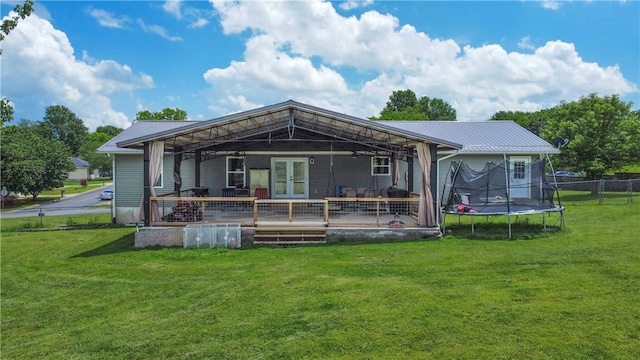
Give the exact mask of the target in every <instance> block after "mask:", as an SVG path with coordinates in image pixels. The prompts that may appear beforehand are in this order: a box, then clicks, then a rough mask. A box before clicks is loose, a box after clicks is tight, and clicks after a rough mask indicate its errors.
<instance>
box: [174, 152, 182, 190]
mask: <svg viewBox="0 0 640 360" xmlns="http://www.w3.org/2000/svg"><path fill="white" fill-rule="evenodd" d="M180 150H182V149H180V148H176V149H175V152H174V154H173V191H175V192H176V193H177V195H178V197H180V188H181V187H182V176H181V174H180V165H181V164H182V153H181V152H180Z"/></svg>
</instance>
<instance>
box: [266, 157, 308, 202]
mask: <svg viewBox="0 0 640 360" xmlns="http://www.w3.org/2000/svg"><path fill="white" fill-rule="evenodd" d="M271 169H272V170H271V171H272V172H273V173H272V176H271V179H273V180H272V181H273V184H272V188H273V194H272V197H273V198H274V199H306V198H308V197H309V196H308V195H309V160H308V159H307V158H273V159H271Z"/></svg>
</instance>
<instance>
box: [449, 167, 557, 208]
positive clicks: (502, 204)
mask: <svg viewBox="0 0 640 360" xmlns="http://www.w3.org/2000/svg"><path fill="white" fill-rule="evenodd" d="M547 165H548V166H549V170H550V164H549V162H548V158H547V157H541V158H539V159H537V160H534V161H524V160H508V159H506V158H505V160H504V161H502V162H501V163H499V164H495V163H487V164H485V166H484V168H483V169H482V170H480V171H477V170H474V169H472V168H471V167H470V166H469V165H467V164H466V163H465V162H464V161H461V160H460V161H453V162H452V163H451V167H450V170H449V176H447V183H446V184H445V186H444V189H443V194H442V195H443V197H442V199H443V203H444V205H443V211H444V212H445V213H450V214H454V213H455V214H461V215H462V214H465V215H466V214H469V215H472V214H478V215H480V214H485V215H491V214H493V215H499V214H514V213H516V214H518V213H536V212H552V211H562V209H563V208H562V206H561V204H560V197H559V195H558V189H557V184H555V181H554V179H552V181H553V183H552V182H550V181H549V179H548V178H547V176H546V170H547Z"/></svg>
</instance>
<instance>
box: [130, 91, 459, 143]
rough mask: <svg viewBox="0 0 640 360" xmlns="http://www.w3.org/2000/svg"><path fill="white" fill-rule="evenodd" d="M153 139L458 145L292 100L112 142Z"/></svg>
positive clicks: (172, 141)
mask: <svg viewBox="0 0 640 360" xmlns="http://www.w3.org/2000/svg"><path fill="white" fill-rule="evenodd" d="M154 140H164V142H165V150H166V151H171V152H174V153H185V154H186V153H193V152H195V151H196V150H203V151H213V152H217V151H241V150H247V148H253V147H256V148H262V147H263V146H264V144H266V143H268V144H272V143H274V142H275V143H278V142H295V141H304V142H310V141H315V142H322V143H325V144H329V143H331V144H335V145H336V146H337V147H340V144H343V146H344V147H345V149H346V148H347V146H353V145H354V144H357V145H359V146H360V147H367V148H372V149H376V150H388V151H402V150H403V149H404V150H406V149H408V148H413V147H415V145H416V144H417V143H424V142H426V143H431V144H436V145H437V146H438V150H453V149H460V148H461V147H462V146H461V145H460V144H456V143H453V142H449V141H446V140H442V139H437V138H432V137H430V136H427V135H423V134H417V133H412V132H409V131H405V130H402V129H398V128H395V127H392V126H388V125H385V124H381V123H378V122H375V121H370V120H365V119H360V118H355V117H352V116H348V115H344V114H340V113H336V112H332V111H329V110H326V109H321V108H317V107H313V106H309V105H305V104H301V103H298V102H295V101H287V102H284V103H280V104H276V105H272V106H267V107H263V108H259V109H256V110H251V111H246V112H242V113H238V114H233V115H228V116H225V117H222V118H218V119H214V120H208V121H203V122H198V123H192V124H189V125H185V126H182V127H179V128H176V129H171V130H166V131H161V132H158V133H154V134H149V135H146V136H141V137H137V138H134V139H131V140H125V141H122V142H119V143H118V144H117V146H118V147H124V148H132V149H142V148H143V146H144V143H145V142H149V141H154ZM252 144H253V145H252Z"/></svg>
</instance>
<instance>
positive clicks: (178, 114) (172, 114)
mask: <svg viewBox="0 0 640 360" xmlns="http://www.w3.org/2000/svg"><path fill="white" fill-rule="evenodd" d="M136 120H187V112H186V111H184V110H182V109H178V108H164V109H162V111H156V112H151V111H149V110H142V111H138V113H137V114H136Z"/></svg>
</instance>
